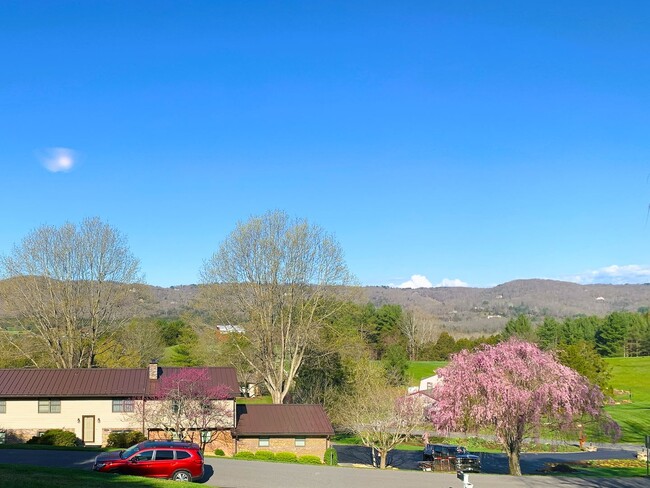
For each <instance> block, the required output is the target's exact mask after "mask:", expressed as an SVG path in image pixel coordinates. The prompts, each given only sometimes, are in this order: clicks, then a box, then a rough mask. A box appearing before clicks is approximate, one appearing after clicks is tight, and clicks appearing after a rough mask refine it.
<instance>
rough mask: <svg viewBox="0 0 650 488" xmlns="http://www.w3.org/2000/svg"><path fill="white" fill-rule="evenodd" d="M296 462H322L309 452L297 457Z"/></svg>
mask: <svg viewBox="0 0 650 488" xmlns="http://www.w3.org/2000/svg"><path fill="white" fill-rule="evenodd" d="M298 464H323V462H322V461H321V460H320V458H319V457H318V456H312V455H311V454H306V455H304V456H300V457H299V458H298Z"/></svg>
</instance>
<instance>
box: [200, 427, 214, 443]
mask: <svg viewBox="0 0 650 488" xmlns="http://www.w3.org/2000/svg"><path fill="white" fill-rule="evenodd" d="M211 440H212V432H210V431H209V430H202V431H201V442H205V443H206V444H207V443H208V442H210V441H211Z"/></svg>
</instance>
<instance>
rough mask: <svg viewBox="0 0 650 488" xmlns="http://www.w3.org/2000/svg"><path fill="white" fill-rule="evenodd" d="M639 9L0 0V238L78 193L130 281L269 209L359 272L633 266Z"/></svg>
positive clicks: (473, 280) (642, 119) (608, 278)
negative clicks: (134, 267) (324, 233)
mask: <svg viewBox="0 0 650 488" xmlns="http://www.w3.org/2000/svg"><path fill="white" fill-rule="evenodd" d="M549 4H552V5H549ZM648 25H650V3H648V2H645V1H638V2H633V1H618V2H613V1H609V2H599V1H596V0H592V1H589V2H587V1H585V2H582V1H573V2H535V4H533V2H521V1H511V2H509V1H493V2H484V1H477V2H472V1H457V2H448V1H435V0H432V1H423V2H417V1H412V2H396V1H395V2H381V1H376V0H375V1H369V2H363V1H357V2H337V1H300V2H292V1H281V2H277V1H249V2H242V1H228V0H221V1H176V2H169V1H163V0H158V1H155V2H148V1H138V2H132V1H128V2H120V1H91V0H87V1H84V2H71V1H70V2H67V1H56V2H53V1H43V2H38V1H5V0H0V45H1V46H3V48H2V50H0V63H1V66H2V70H1V73H2V75H1V76H0V181H1V182H2V185H1V187H0V188H1V189H0V254H5V253H8V252H9V251H10V250H11V247H12V245H13V244H14V243H17V242H19V241H20V240H21V239H22V238H23V237H24V236H25V235H27V234H28V233H29V232H30V231H31V230H33V229H34V228H36V227H38V226H40V225H42V224H46V223H47V224H54V225H60V224H62V223H63V222H65V221H72V222H78V221H80V220H81V219H83V218H84V217H88V216H99V217H101V218H102V219H103V220H105V221H107V222H109V223H110V224H111V225H113V226H114V227H116V228H118V229H119V230H120V231H121V232H123V233H124V234H126V236H127V237H128V240H129V244H130V247H131V249H132V251H133V253H134V254H135V255H136V256H138V257H139V258H140V259H141V262H142V269H143V271H144V273H145V274H146V279H147V282H149V283H150V284H154V285H160V286H170V285H178V284H190V283H196V282H198V280H199V278H198V271H199V269H200V267H201V265H202V263H203V261H204V260H205V259H207V258H209V257H210V255H211V254H212V253H213V252H214V251H215V250H216V249H217V248H218V246H219V243H220V242H221V241H222V240H223V239H224V238H225V237H226V236H227V234H228V233H229V232H230V231H231V230H232V229H233V228H234V227H235V225H236V223H237V222H238V221H240V220H245V219H247V218H248V217H249V216H251V215H257V214H261V213H264V212H266V211H267V210H272V209H282V210H286V211H287V212H288V213H289V214H291V215H294V216H298V217H305V218H307V219H309V220H310V221H311V222H314V223H317V224H319V225H321V226H322V227H324V228H325V229H327V230H328V231H330V232H332V233H334V234H335V235H336V237H337V239H338V240H339V242H340V243H341V245H342V247H343V248H344V250H345V254H346V259H347V262H348V264H349V266H350V268H351V270H352V271H353V272H354V273H355V274H356V276H357V277H358V279H359V281H360V283H361V284H364V285H401V284H404V283H409V282H411V284H425V285H426V284H432V285H439V284H456V285H460V284H467V285H470V286H492V285H495V284H499V283H503V282H506V281H509V280H513V279H518V278H553V279H564V280H572V281H577V282H582V283H591V282H614V283H624V282H630V283H633V282H650V276H648V275H650V255H649V250H650V223H647V222H646V220H647V213H648V208H649V207H648V204H649V203H650V180H649V179H648V177H649V175H650V137H649V129H650V89H649V88H648V87H650V56H648V53H649V52H650V29H648V28H647V26H648ZM412 277H415V278H412Z"/></svg>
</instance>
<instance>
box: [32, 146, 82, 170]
mask: <svg viewBox="0 0 650 488" xmlns="http://www.w3.org/2000/svg"><path fill="white" fill-rule="evenodd" d="M39 158H40V160H41V164H42V165H43V167H44V168H45V169H46V170H48V171H49V172H50V173H67V172H68V171H71V170H72V168H74V165H75V163H76V153H75V151H74V150H72V149H69V148H67V147H48V148H46V149H45V150H43V151H42V152H41V153H40V155H39Z"/></svg>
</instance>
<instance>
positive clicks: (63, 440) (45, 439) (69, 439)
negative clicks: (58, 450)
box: [27, 429, 82, 447]
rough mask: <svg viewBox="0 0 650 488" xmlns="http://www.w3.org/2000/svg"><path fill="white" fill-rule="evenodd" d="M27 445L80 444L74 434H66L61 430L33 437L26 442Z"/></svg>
mask: <svg viewBox="0 0 650 488" xmlns="http://www.w3.org/2000/svg"><path fill="white" fill-rule="evenodd" d="M27 444H40V445H43V446H65V447H72V446H80V445H81V444H82V442H81V440H80V439H77V436H76V435H75V434H74V432H68V431H67V430H62V429H50V430H46V431H45V433H44V434H43V435H41V436H34V437H32V438H31V439H30V440H28V441H27Z"/></svg>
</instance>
